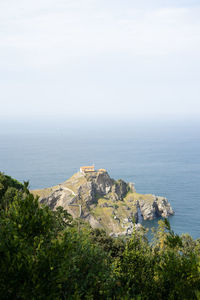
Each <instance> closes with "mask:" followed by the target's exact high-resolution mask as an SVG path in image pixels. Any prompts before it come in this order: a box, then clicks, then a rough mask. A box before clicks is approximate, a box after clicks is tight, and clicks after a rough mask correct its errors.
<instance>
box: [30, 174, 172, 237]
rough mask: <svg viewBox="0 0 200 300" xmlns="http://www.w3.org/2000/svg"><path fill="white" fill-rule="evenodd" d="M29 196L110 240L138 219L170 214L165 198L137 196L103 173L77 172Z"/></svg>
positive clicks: (129, 186) (135, 225) (126, 185)
mask: <svg viewBox="0 0 200 300" xmlns="http://www.w3.org/2000/svg"><path fill="white" fill-rule="evenodd" d="M32 193H33V194H35V195H38V196H39V197H40V198H39V200H40V202H41V203H42V204H45V205H48V206H49V207H50V208H51V209H53V210H55V209H56V208H57V207H59V206H62V207H63V208H64V209H67V210H68V212H69V213H70V214H71V215H72V216H73V217H74V218H77V217H81V218H83V219H85V220H86V221H88V222H89V223H90V225H91V226H92V227H93V228H97V227H98V228H104V229H105V230H106V231H107V232H108V233H109V234H110V235H113V236H118V235H122V234H124V235H129V234H131V233H132V231H133V228H136V229H138V228H140V224H139V222H140V219H141V217H142V218H143V219H144V220H153V219H155V218H157V217H168V216H170V215H172V214H173V213H174V212H173V210H172V208H171V206H170V204H169V202H168V200H167V199H166V198H164V197H158V196H155V195H151V194H146V195H143V194H138V193H137V192H136V190H135V187H134V184H132V183H126V182H125V181H123V180H114V179H112V178H110V176H109V175H108V173H107V172H103V173H102V172H98V171H95V172H91V173H85V174H84V173H81V172H78V173H76V174H74V175H73V176H72V177H71V178H70V179H68V180H67V181H65V182H64V183H62V184H59V185H57V186H54V187H52V188H47V189H42V190H35V191H32Z"/></svg>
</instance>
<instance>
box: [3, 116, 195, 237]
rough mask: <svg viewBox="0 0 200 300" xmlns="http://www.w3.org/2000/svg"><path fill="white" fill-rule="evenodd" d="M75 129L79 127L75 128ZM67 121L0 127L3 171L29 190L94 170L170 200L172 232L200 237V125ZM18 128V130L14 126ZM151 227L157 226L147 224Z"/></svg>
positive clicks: (181, 122)
mask: <svg viewBox="0 0 200 300" xmlns="http://www.w3.org/2000/svg"><path fill="white" fill-rule="evenodd" d="M74 124H76V126H75V125H74ZM74 124H73V122H71V124H69V122H68V123H67V122H66V123H65V121H62V122H60V123H59V122H57V121H56V120H53V119H52V121H51V122H49V121H48V122H47V123H46V124H45V122H43V123H41V124H40V123H39V122H37V123H36V124H35V125H34V122H33V123H31V122H30V123H27V124H26V122H24V123H21V124H15V123H13V124H9V125H8V124H6V123H2V124H1V130H0V171H2V172H4V173H5V174H8V175H10V176H12V177H14V178H16V179H18V180H20V181H27V180H29V181H30V188H31V189H39V188H44V187H49V186H53V185H56V184H58V183H61V182H63V181H65V180H66V179H68V178H69V177H70V176H71V175H73V173H75V172H77V171H78V170H79V167H80V166H82V165H88V164H93V163H94V164H95V167H96V168H105V169H107V171H108V172H109V174H110V176H111V177H113V178H115V179H118V178H122V179H124V180H126V181H129V182H134V183H135V187H136V190H137V191H138V192H140V193H152V194H155V195H161V196H165V197H167V198H168V200H169V202H170V203H171V206H172V207H173V209H174V211H175V215H174V216H172V217H170V218H169V220H170V223H171V226H172V229H173V230H174V231H175V232H176V233H178V234H181V233H189V234H190V235H191V236H192V237H193V238H199V237H200V122H199V123H198V122H194V121H191V120H181V121H174V120H173V121H162V120H160V121H156V120H153V121H148V120H140V121H135V122H134V121H130V122H123V121H120V120H119V121H117V120H115V121H113V122H112V121H106V122H103V121H102V123H101V122H99V123H98V125H97V122H95V120H92V121H91V123H90V122H87V123H86V122H84V121H77V120H76V122H74ZM15 125H16V126H15ZM146 225H147V226H150V227H151V226H153V225H155V221H154V222H146Z"/></svg>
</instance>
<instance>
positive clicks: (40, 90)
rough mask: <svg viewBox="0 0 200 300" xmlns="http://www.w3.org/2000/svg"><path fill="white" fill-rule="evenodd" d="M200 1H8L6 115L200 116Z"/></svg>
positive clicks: (2, 58) (0, 69)
mask: <svg viewBox="0 0 200 300" xmlns="http://www.w3.org/2000/svg"><path fill="white" fill-rule="evenodd" d="M199 95H200V0H198V1H194V0H187V1H186V0H185V1H184V0H168V1H164V0H162V1H159V0H152V1H149V0H140V1H135V0H29V1H27V0H17V1H16V0H1V1H0V119H1V120H3V119H5V120H11V119H20V120H23V119H35V118H43V119H45V118H47V119H48V118H50V119H52V118H54V119H59V118H83V119H84V118H85V117H87V118H88V117H91V118H96V117H98V118H100V119H103V118H116V119H117V118H121V119H123V118H130V119H131V118H140V117H143V118H144V117H153V118H154V117H160V118H162V117H163V116H173V117H177V118H178V117H182V116H196V117H199V116H200V97H199Z"/></svg>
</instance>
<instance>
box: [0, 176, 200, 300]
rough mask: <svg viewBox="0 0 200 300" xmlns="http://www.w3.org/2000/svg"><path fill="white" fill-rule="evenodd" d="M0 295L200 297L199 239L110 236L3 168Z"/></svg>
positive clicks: (164, 231)
mask: <svg viewBox="0 0 200 300" xmlns="http://www.w3.org/2000/svg"><path fill="white" fill-rule="evenodd" d="M126 200H127V201H128V200H129V199H126ZM126 200H125V201H126ZM101 201H102V202H104V201H105V199H104V200H103V199H102V200H101ZM117 205H118V203H117ZM106 209H107V210H108V209H109V208H106ZM120 209H122V208H121V207H120ZM96 213H97V214H98V211H97V212H96ZM0 299H181V300H182V299H200V240H199V239H198V240H193V239H192V238H191V237H190V236H189V235H187V234H185V235H182V236H178V235H176V234H175V233H174V232H173V231H172V230H171V228H170V224H169V223H168V221H167V220H165V221H160V224H159V228H158V230H157V231H156V232H155V233H154V239H153V242H152V244H150V243H149V242H148V240H147V238H146V237H145V234H144V233H143V232H136V231H135V232H134V233H133V235H132V237H131V238H129V239H127V238H126V239H125V238H124V239H120V238H118V239H113V238H111V237H109V236H108V235H106V233H105V232H104V231H103V230H100V229H96V230H93V229H91V228H90V227H89V225H88V224H85V223H84V222H83V221H82V220H81V219H80V220H78V221H77V220H74V221H73V220H72V217H71V216H70V215H69V214H68V213H67V211H65V210H63V209H62V208H61V207H59V208H58V209H57V210H56V211H51V210H50V209H49V208H48V207H43V206H41V205H40V204H39V202H38V198H37V197H35V196H34V195H32V194H31V193H30V192H29V190H28V184H27V183H24V184H23V185H22V184H21V183H19V182H17V181H16V180H13V179H12V178H11V177H9V176H5V175H4V174H2V173H0Z"/></svg>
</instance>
